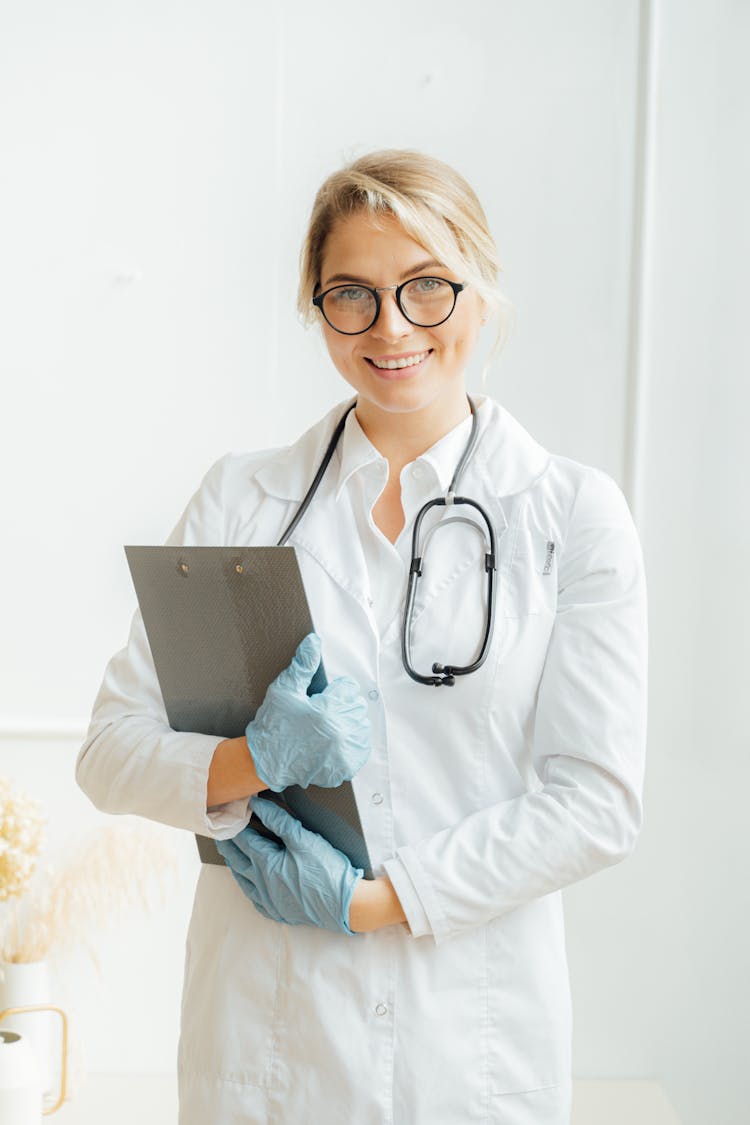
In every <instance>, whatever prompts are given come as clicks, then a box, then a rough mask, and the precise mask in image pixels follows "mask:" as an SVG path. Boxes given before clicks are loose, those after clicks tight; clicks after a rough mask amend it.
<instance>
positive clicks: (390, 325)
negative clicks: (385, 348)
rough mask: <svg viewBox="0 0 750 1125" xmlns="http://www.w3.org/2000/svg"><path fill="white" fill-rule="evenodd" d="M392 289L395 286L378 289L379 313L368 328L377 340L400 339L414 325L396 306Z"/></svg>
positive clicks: (407, 333)
mask: <svg viewBox="0 0 750 1125" xmlns="http://www.w3.org/2000/svg"><path fill="white" fill-rule="evenodd" d="M394 290H395V286H394V288H393V289H389V291H385V290H381V291H380V314H379V316H378V319H377V320H376V321H375V323H374V324H373V326H372V328H371V329H370V332H371V333H372V335H373V336H375V338H376V339H378V340H400V339H401V338H402V337H403V336H408V335H409V333H410V332H411V330H412V328H413V327H414V325H413V324H411V323H410V322H409V321H408V320H407V319H406V317H405V316H404V314H403V313H402V312H401V309H400V308H399V307H398V303H397V301H396V293H395V291H394Z"/></svg>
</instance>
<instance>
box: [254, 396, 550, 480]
mask: <svg viewBox="0 0 750 1125" xmlns="http://www.w3.org/2000/svg"><path fill="white" fill-rule="evenodd" d="M350 401H351V400H350ZM476 401H477V398H475V402H476ZM347 405H348V403H339V404H338V405H337V406H335V407H333V409H332V410H329V411H328V413H327V414H326V415H324V417H323V418H321V419H320V420H319V421H318V422H316V423H315V425H313V426H311V427H310V429H308V430H306V431H305V433H304V434H302V436H301V437H300V438H298V440H297V441H296V442H294V443H293V444H292V445H290V446H288V447H287V448H286V449H283V450H281V451H279V452H277V453H275V454H274V455H272V456H271V458H270V459H269V460H268V461H266V462H265V464H264V465H262V466H261V467H260V468H259V469H258V470H257V471H256V472H255V473H254V474H253V477H254V480H256V481H257V483H258V484H259V485H260V486H261V487H262V488H263V489H264V491H265V492H266V493H267V494H268V495H270V496H275V497H277V498H278V499H282V500H295V501H297V502H299V501H301V500H302V498H303V497H304V495H305V493H306V492H307V489H308V488H309V486H310V483H311V481H312V479H313V477H314V475H315V472H316V471H317V468H318V466H319V464H320V462H321V461H322V459H323V454H324V453H325V450H326V447H327V445H328V442H329V440H330V438H331V436H332V434H333V431H334V429H335V428H336V424H337V422H338V421H339V419H340V418H341V415H342V414H343V412H344V410H345V409H346V406H347ZM477 413H478V419H479V440H478V442H477V445H476V448H475V450H474V453H473V454H472V457H471V459H470V461H469V464H468V465H467V467H466V472H465V475H464V478H463V479H464V480H465V481H466V482H467V491H468V481H469V479H470V478H473V477H474V476H475V475H478V476H480V477H481V478H482V480H483V483H484V484H485V487H486V488H487V490H488V492H489V494H490V495H494V496H497V497H504V496H511V495H513V494H514V493H517V492H521V491H522V490H523V489H525V488H528V487H530V485H532V484H533V483H534V482H535V481H536V480H537V479H538V478H539V477H540V476H541V475H542V474H543V473H544V472H545V470H546V468H547V465H548V464H549V460H550V454H549V452H548V451H547V450H546V449H545V448H544V447H543V446H541V445H540V444H539V442H537V441H536V440H535V439H534V438H533V437H532V436H531V434H530V433H529V432H528V431H527V430H526V429H525V428H524V427H523V426H522V425H521V423H520V422H519V421H518V420H517V419H516V418H514V417H513V415H512V414H511V413H510V412H509V411H508V410H506V408H505V407H504V406H501V405H500V403H499V402H496V401H495V400H494V399H492V398H489V397H484V399H482V400H481V402H480V403H479V404H478V406H477ZM351 422H352V418H351V417H350V418H347V427H348V426H349V424H350V423H351ZM462 425H466V427H467V436H468V426H469V421H468V419H464V421H463V422H462V423H460V424H459V426H462ZM357 429H359V430H360V433H361V436H362V438H363V439H364V441H365V442H367V444H368V445H369V446H370V450H371V451H372V452H371V454H369V459H370V460H377V458H378V457H379V456H380V454H379V453H378V451H377V450H376V449H375V447H374V446H372V444H371V443H370V442H369V441H368V439H367V438H366V437H365V435H364V433H362V431H361V427H359V426H357ZM458 429H459V427H456V430H452V431H451V432H450V434H447V435H446V436H445V438H443V439H441V441H439V442H437V443H436V445H435V446H433V447H432V449H431V450H428V451H427V452H426V453H425V454H423V458H424V459H425V460H428V461H431V463H433V464H434V467H435V470H436V472H437V474H438V477H439V479H440V484H441V488H443V489H445V488H447V486H448V484H449V482H450V476H451V473H452V470H453V468H455V459H454V463H453V464H451V459H450V458H449V457H447V456H445V457H442V456H440V449H439V448H438V447H440V446H442V444H443V442H446V443H447V444H446V447H445V448H446V452H447V448H448V446H449V445H450V442H448V440H447V439H450V438H453V437H454V435H455V434H456V431H457V430H458ZM354 436H355V435H354V433H353V434H352V437H354ZM354 452H355V453H356V457H354V461H359V465H360V466H361V464H363V463H364V461H363V460H362V458H363V457H364V456H365V455H366V451H365V449H364V447H363V446H362V445H361V443H359V439H357V441H356V443H355V445H354ZM354 461H352V462H350V463H349V467H351V466H352V465H353V464H354ZM334 466H335V456H334V462H333V463H332V464H331V465H330V466H329V468H328V472H336V469H335V467H334ZM339 466H340V467H339V472H338V474H337V477H336V480H337V490H336V491H337V495H338V493H339V492H340V489H341V486H342V484H343V483H344V482H345V479H346V474H344V477H343V478H342V469H343V468H344V461H343V460H340V461H339ZM352 471H354V470H353V469H352ZM324 479H325V478H324ZM461 490H462V491H463V485H462V488H461Z"/></svg>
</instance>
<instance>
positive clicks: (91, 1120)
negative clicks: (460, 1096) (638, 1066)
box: [54, 1074, 681, 1125]
mask: <svg viewBox="0 0 750 1125" xmlns="http://www.w3.org/2000/svg"><path fill="white" fill-rule="evenodd" d="M134 1120H137V1121H138V1122H139V1125H177V1079H176V1077H175V1075H173V1074H90V1075H89V1076H88V1078H87V1079H86V1081H85V1083H84V1085H83V1086H82V1087H81V1089H80V1091H79V1092H78V1094H77V1095H76V1098H75V1100H71V1101H66V1102H65V1103H64V1105H63V1107H62V1108H61V1109H60V1110H59V1111H58V1112H57V1113H56V1114H54V1122H55V1125H102V1122H106V1123H107V1125H132V1123H133V1121H134ZM603 1121H606V1122H607V1125H681V1122H680V1119H679V1117H678V1116H677V1114H676V1113H675V1111H674V1109H673V1108H672V1106H671V1105H670V1103H669V1100H668V1098H667V1097H666V1095H665V1093H664V1091H663V1089H662V1088H661V1086H660V1085H659V1083H658V1082H592V1081H577V1082H574V1083H573V1120H572V1125H601V1123H602V1122H603ZM206 1125H213V1123H210V1122H207V1123H206Z"/></svg>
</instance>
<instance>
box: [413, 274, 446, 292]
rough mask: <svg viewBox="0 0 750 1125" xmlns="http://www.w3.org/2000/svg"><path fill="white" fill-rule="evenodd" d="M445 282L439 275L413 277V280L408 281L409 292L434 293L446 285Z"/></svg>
mask: <svg viewBox="0 0 750 1125" xmlns="http://www.w3.org/2000/svg"><path fill="white" fill-rule="evenodd" d="M446 284H447V283H446V282H445V281H442V280H441V279H440V278H439V277H415V278H414V280H413V281H410V282H409V292H410V293H419V294H422V293H424V294H427V293H436V292H437V291H438V290H440V289H443V288H445V287H446Z"/></svg>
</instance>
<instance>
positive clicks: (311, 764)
mask: <svg viewBox="0 0 750 1125" xmlns="http://www.w3.org/2000/svg"><path fill="white" fill-rule="evenodd" d="M320 650H321V642H320V637H319V636H318V635H317V633H308V635H307V636H306V637H305V639H304V640H303V641H301V642H300V644H299V646H298V648H297V651H296V653H295V654H294V659H293V660H292V663H291V664H290V665H289V667H288V668H284V670H283V671H282V672H280V673H279V675H278V676H277V677H276V679H275V680H274V681H273V683H271V684H269V686H268V690H267V691H266V695H265V698H264V700H263V702H262V703H261V705H260V707H259V708H258V710H257V711H256V713H255V718H254V719H252V720H251V721H250V722H249V723H248V724H247V727H246V730H245V735H246V737H247V744H248V746H249V747H250V753H251V754H252V756H253V762H254V764H255V772H256V773H257V775H258V777H259V778H260V779H261V781H262V782H263V783H264V784H265V785H267V786H268V788H269V789H272V790H273V791H274V793H280V792H281V790H282V789H285V788H286V786H287V785H301V786H302V787H303V788H306V787H307V786H308V785H322V786H325V787H327V788H328V787H334V786H336V785H341V783H342V781H347V780H348V779H350V778H352V777H354V775H355V773H356V772H357V770H358V769H360V768H361V767H362V766H363V765H364V764H365V762H366V761H367V759H368V757H369V754H370V720H369V717H368V714H367V704H366V703H365V701H364V699H363V698H362V695H361V694H360V690H359V684H358V683H357V681H356V680H354V679H352V678H351V676H338V677H337V678H336V679H335V680H331V682H330V684H328V685H327V687H326V688H325V690H324V691H322V692H319V693H318V694H316V695H308V694H307V688H308V686H309V684H310V681H311V680H312V678H313V676H314V675H315V672H316V671H317V669H318V666H319V664H320Z"/></svg>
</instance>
